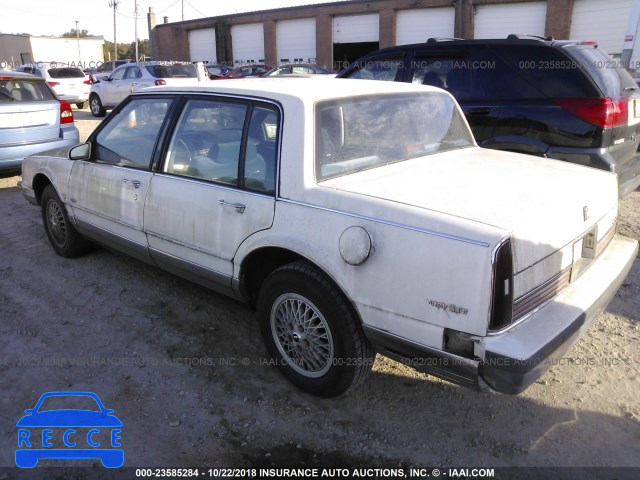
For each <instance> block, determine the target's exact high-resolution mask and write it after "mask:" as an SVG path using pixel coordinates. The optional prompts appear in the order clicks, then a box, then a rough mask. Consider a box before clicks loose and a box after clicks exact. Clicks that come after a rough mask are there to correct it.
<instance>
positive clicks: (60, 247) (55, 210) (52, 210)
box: [40, 185, 91, 258]
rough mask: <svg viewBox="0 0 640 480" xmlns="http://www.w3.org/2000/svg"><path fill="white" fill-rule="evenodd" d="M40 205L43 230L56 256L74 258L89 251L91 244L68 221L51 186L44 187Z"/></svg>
mask: <svg viewBox="0 0 640 480" xmlns="http://www.w3.org/2000/svg"><path fill="white" fill-rule="evenodd" d="M40 204H41V206H42V222H43V223H44V230H45V232H47V237H49V242H51V246H52V247H53V249H54V250H55V251H56V253H57V254H58V255H60V256H62V257H67V258H75V257H79V256H80V255H82V254H83V253H85V252H86V251H87V250H89V247H90V245H91V244H90V243H89V241H88V240H86V239H85V238H84V237H83V236H82V235H80V234H79V233H78V231H77V230H76V229H75V227H74V226H73V224H72V223H71V222H70V221H69V217H68V216H67V211H66V210H65V207H64V204H63V203H62V201H61V200H60V197H59V196H58V193H57V192H56V190H55V189H54V188H53V186H52V185H47V186H46V187H45V189H44V191H43V192H42V198H41V200H40Z"/></svg>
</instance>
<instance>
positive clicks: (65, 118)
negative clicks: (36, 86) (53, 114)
mask: <svg viewBox="0 0 640 480" xmlns="http://www.w3.org/2000/svg"><path fill="white" fill-rule="evenodd" d="M64 123H73V111H72V110H71V105H70V104H69V102H67V101H66V100H60V124H61V125H62V124H64Z"/></svg>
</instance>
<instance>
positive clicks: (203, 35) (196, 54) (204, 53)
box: [189, 28, 218, 63]
mask: <svg viewBox="0 0 640 480" xmlns="http://www.w3.org/2000/svg"><path fill="white" fill-rule="evenodd" d="M189 53H190V55H191V61H192V62H207V63H217V62H218V57H217V55H216V29H215V28H201V29H198V30H190V31H189Z"/></svg>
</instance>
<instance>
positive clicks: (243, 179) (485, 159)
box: [21, 78, 638, 397]
mask: <svg viewBox="0 0 640 480" xmlns="http://www.w3.org/2000/svg"><path fill="white" fill-rule="evenodd" d="M21 188H22V191H23V193H24V195H25V196H26V198H27V199H28V200H30V201H31V202H32V203H34V204H38V205H40V206H41V208H42V216H43V221H44V225H45V231H46V233H47V235H48V237H49V240H50V242H51V244H52V246H53V249H54V250H55V251H56V252H57V253H58V254H60V255H62V256H65V257H75V256H78V255H80V254H83V253H85V252H86V251H87V250H88V247H89V246H90V242H96V243H101V244H105V245H107V246H109V247H112V248H114V249H118V250H121V251H123V252H126V253H128V254H130V255H132V256H134V257H136V258H138V259H140V260H142V261H145V262H148V263H152V264H155V265H157V266H158V267H160V268H162V269H165V270H167V271H170V272H174V273H176V274H178V275H181V276H183V277H185V278H187V279H189V280H191V281H194V282H197V283H200V284H202V285H206V286H208V287H210V288H212V289H215V290H217V291H219V292H223V293H226V294H228V295H232V296H235V297H237V298H239V299H242V300H244V301H246V302H247V303H248V304H250V305H251V306H253V307H254V308H255V309H256V310H257V315H258V319H259V322H260V327H261V331H262V335H263V338H264V341H265V343H266V346H267V349H268V351H269V354H270V355H271V356H272V359H273V363H274V365H277V366H278V368H280V369H281V371H282V372H283V373H284V375H285V376H286V377H287V378H288V379H289V380H291V381H292V382H293V383H294V384H295V385H297V386H298V387H299V388H301V389H303V390H305V391H307V392H310V393H313V394H317V395H321V396H327V397H330V396H337V395H341V394H344V393H345V392H347V391H349V390H350V389H352V388H353V387H355V386H357V385H358V384H359V383H360V382H361V381H362V380H363V379H364V378H365V377H366V375H367V373H368V372H369V371H370V369H371V366H372V363H373V360H374V357H375V352H376V350H377V351H378V352H380V353H382V354H384V355H387V356H390V357H392V358H395V359H397V360H400V361H402V362H405V363H407V364H409V365H413V366H415V367H416V368H420V369H424V370H426V371H428V372H430V373H432V374H434V375H438V376H441V377H443V378H445V379H448V380H450V381H452V382H455V383H457V384H461V385H465V386H468V387H473V388H477V389H481V390H493V391H498V392H503V393H509V394H517V393H520V392H522V391H523V390H524V389H526V388H527V387H528V386H529V385H530V384H531V383H533V382H534V381H535V380H536V379H537V378H539V377H540V376H541V375H543V373H544V372H545V371H546V370H547V369H548V368H549V367H550V366H551V365H552V364H553V361H554V359H556V358H558V357H559V356H561V355H563V354H564V352H566V350H567V349H568V348H569V347H570V346H571V345H572V344H573V342H575V341H576V340H577V339H578V338H579V337H580V335H582V334H583V333H584V332H585V331H586V330H587V329H588V328H589V327H590V326H591V325H592V323H593V322H594V321H595V319H596V317H597V316H598V314H599V313H600V312H601V311H602V310H603V309H604V308H605V307H606V305H607V303H608V302H609V300H610V299H611V298H612V297H613V295H614V294H615V292H616V290H617V288H618V287H619V285H620V284H621V282H622V281H623V279H624V278H625V276H626V274H627V273H628V271H629V269H630V267H631V265H632V262H633V260H634V259H635V257H636V255H637V252H638V244H637V242H636V241H635V240H631V239H629V238H626V237H623V236H621V235H619V234H618V233H617V232H616V219H617V213H618V190H617V182H616V176H615V175H614V174H610V173H607V172H601V171H598V170H595V169H590V168H586V167H580V166H576V165H572V164H566V163H561V162H557V161H552V160H545V159H540V158H534V157H530V156H526V155H519V154H513V153H505V152H498V151H494V150H485V149H481V148H478V147H477V146H476V144H475V141H474V139H473V136H472V135H471V132H470V130H469V126H468V125H467V123H466V121H465V119H464V116H463V114H462V112H461V111H460V108H459V107H458V105H457V104H456V102H455V100H454V99H453V97H452V96H451V95H449V94H448V93H446V92H444V91H442V90H439V89H436V88H431V87H422V86H414V85H410V84H398V83H385V82H369V81H352V80H338V79H329V78H328V79H310V78H279V79H278V78H275V79H259V80H242V81H234V80H230V81H228V82H215V83H211V84H206V85H203V86H190V87H162V88H152V89H148V90H146V91H144V92H140V93H136V94H134V95H132V96H130V97H129V98H128V99H127V100H126V101H125V102H123V103H122V104H121V105H120V106H118V108H117V109H116V110H115V111H114V112H113V113H112V115H111V116H110V117H109V118H108V119H107V120H106V121H105V122H103V123H102V124H101V125H100V126H99V127H98V128H97V130H96V131H95V132H94V133H93V134H92V136H91V137H90V139H89V141H88V142H87V143H85V144H83V145H80V146H77V147H75V148H73V149H71V150H70V151H69V152H59V153H58V154H57V155H45V156H38V157H31V158H28V159H26V160H25V161H24V164H23V181H22V183H21ZM229 328H234V326H233V325H229Z"/></svg>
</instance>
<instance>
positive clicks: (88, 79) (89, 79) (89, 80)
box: [82, 78, 93, 85]
mask: <svg viewBox="0 0 640 480" xmlns="http://www.w3.org/2000/svg"><path fill="white" fill-rule="evenodd" d="M82 83H84V84H85V85H91V84H92V83H93V82H92V81H91V78H87V79H86V80H85V81H84V82H82Z"/></svg>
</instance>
